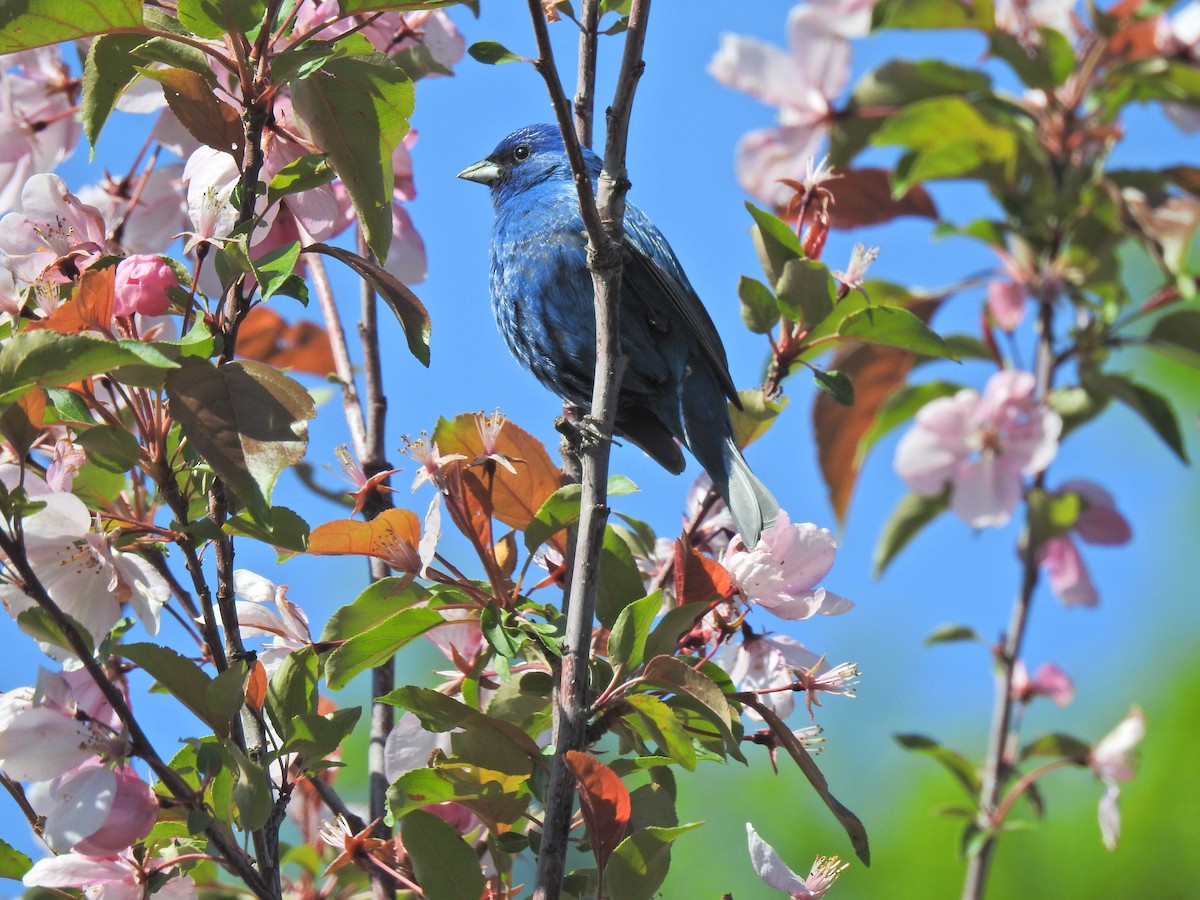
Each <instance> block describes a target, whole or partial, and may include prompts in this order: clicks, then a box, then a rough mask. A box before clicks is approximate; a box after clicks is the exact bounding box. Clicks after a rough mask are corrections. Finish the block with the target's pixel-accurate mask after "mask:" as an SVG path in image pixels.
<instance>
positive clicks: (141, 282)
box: [113, 254, 179, 316]
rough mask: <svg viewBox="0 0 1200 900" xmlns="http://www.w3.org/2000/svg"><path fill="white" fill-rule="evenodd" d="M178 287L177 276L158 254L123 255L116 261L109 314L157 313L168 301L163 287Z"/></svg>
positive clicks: (158, 314)
mask: <svg viewBox="0 0 1200 900" xmlns="http://www.w3.org/2000/svg"><path fill="white" fill-rule="evenodd" d="M173 287H179V277H178V276H177V275H176V274H175V270H174V269H172V268H171V267H170V266H169V265H167V263H166V261H165V260H164V259H163V258H162V257H161V256H151V255H149V254H138V255H137V256H127V257H126V258H125V259H123V260H121V261H120V262H119V263H118V264H117V274H116V282H115V284H114V292H115V297H114V299H113V315H116V316H131V315H133V314H134V313H140V314H141V315H143V316H161V315H163V314H164V313H166V311H167V309H168V307H170V305H171V298H170V297H169V296H167V291H169V290H170V289H171V288H173Z"/></svg>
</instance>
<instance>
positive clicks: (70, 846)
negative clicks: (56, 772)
mask: <svg viewBox="0 0 1200 900" xmlns="http://www.w3.org/2000/svg"><path fill="white" fill-rule="evenodd" d="M28 793H29V799H30V802H31V803H32V804H33V807H34V809H36V810H37V812H38V814H39V815H43V816H45V819H46V821H45V829H44V832H43V836H44V837H45V839H46V843H48V844H49V845H50V847H51V848H52V849H54V850H56V851H58V852H60V853H62V852H66V851H68V850H74V851H76V852H77V853H83V854H86V855H87V856H114V855H116V854H118V853H120V852H121V851H122V850H125V849H126V848H128V847H130V846H131V845H132V844H133V843H134V841H137V840H140V839H141V838H143V837H145V836H146V835H147V834H149V833H150V829H151V828H153V827H154V823H155V821H157V819H158V801H157V800H156V799H155V797H154V792H153V791H152V790H150V785H148V784H146V782H145V781H143V780H142V779H141V778H140V777H139V776H138V774H137V772H135V771H134V770H133V768H132V767H131V766H128V765H120V766H117V767H116V768H115V769H113V768H112V767H110V766H108V765H107V764H105V763H103V762H101V761H100V760H99V759H97V758H95V757H93V758H92V759H90V760H88V761H86V762H84V763H82V764H80V765H78V766H76V767H75V768H73V769H71V770H70V771H68V772H65V773H64V774H62V775H60V776H59V777H57V778H55V779H54V780H53V781H50V782H47V783H45V784H39V785H34V786H33V787H32V788H31V789H30V790H29V792H28Z"/></svg>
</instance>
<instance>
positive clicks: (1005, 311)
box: [987, 278, 1026, 334]
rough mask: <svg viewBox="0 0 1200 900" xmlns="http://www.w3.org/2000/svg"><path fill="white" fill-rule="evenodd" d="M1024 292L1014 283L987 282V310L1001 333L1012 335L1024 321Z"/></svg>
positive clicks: (998, 280)
mask: <svg viewBox="0 0 1200 900" xmlns="http://www.w3.org/2000/svg"><path fill="white" fill-rule="evenodd" d="M1025 299H1026V298H1025V291H1024V290H1023V289H1022V287H1021V286H1020V285H1019V284H1017V283H1016V282H1014V281H1006V280H1004V279H999V278H997V279H996V280H994V281H990V282H988V286H987V308H988V312H990V313H991V314H992V318H993V319H995V321H996V324H997V325H998V326H1000V330H1001V331H1005V332H1007V333H1009V334H1012V333H1013V332H1014V331H1016V330H1017V327H1018V326H1019V325H1020V324H1021V322H1023V321H1024V320H1025V307H1026V302H1025Z"/></svg>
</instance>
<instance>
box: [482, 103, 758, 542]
mask: <svg viewBox="0 0 1200 900" xmlns="http://www.w3.org/2000/svg"><path fill="white" fill-rule="evenodd" d="M583 153H584V158H585V160H586V163H587V167H588V172H589V174H590V175H591V178H592V184H593V188H594V187H595V183H596V178H597V176H598V175H599V174H600V169H601V165H602V163H601V160H600V158H599V157H598V156H596V154H595V153H592V152H591V151H590V150H588V149H586V148H584V151H583ZM458 177H459V178H465V179H466V180H468V181H475V182H478V183H480V184H485V185H487V186H488V187H489V188H490V189H491V192H492V206H493V207H494V209H495V213H496V221H495V225H494V227H493V229H492V243H491V261H492V273H491V293H492V311H493V312H494V313H495V315H496V323H497V325H498V326H499V328H500V333H501V334H503V335H504V339H505V341H506V342H507V343H508V347H509V349H510V350H511V351H512V352H513V354H514V355H515V356H516V357H517V359H518V360H519V361H520V362H521V363H522V364H523V365H524V366H525V367H526V368H528V369H529V370H530V371H531V372H532V373H533V374H534V375H535V376H536V377H537V379H538V380H539V381H540V382H541V383H542V384H544V385H545V386H546V387H548V388H550V390H552V391H554V392H555V393H556V394H558V395H559V396H560V397H561V398H563V399H564V400H566V401H567V402H569V403H572V404H575V405H577V406H581V407H583V408H587V407H589V406H590V405H591V400H592V382H593V379H594V373H595V367H596V319H595V315H596V313H595V306H594V300H593V296H594V295H593V288H592V276H591V273H590V272H589V271H588V268H587V261H588V257H587V233H586V231H585V229H584V224H583V217H582V216H581V215H580V212H579V199H578V195H577V193H576V190H575V183H574V180H573V178H572V174H571V166H570V163H569V162H568V159H567V154H566V150H565V149H564V147H563V142H562V136H561V135H560V134H559V132H558V129H557V128H555V127H554V126H552V125H530V126H527V127H525V128H522V129H520V130H519V131H515V132H513V133H512V134H510V135H509V136H508V137H506V138H505V139H504V140H502V141H501V142H500V144H499V145H498V146H497V147H496V149H495V150H493V151H492V153H491V155H490V156H488V157H487V158H486V159H483V160H481V161H479V162H477V163H475V164H474V165H473V166H470V167H468V168H467V169H464V170H463V171H462V172H460V173H459V175H458ZM624 250H625V251H626V253H625V258H624V272H623V275H622V279H621V307H620V321H621V325H620V337H621V339H620V347H621V353H622V354H623V355H624V356H625V357H626V361H627V364H626V367H625V371H624V377H623V379H622V381H621V388H620V394H619V397H618V401H617V416H616V431H617V433H618V434H620V435H622V436H624V437H626V438H628V439H629V440H631V441H632V442H633V443H635V444H637V445H638V446H639V447H641V448H642V449H643V450H645V451H646V452H647V453H648V454H650V456H652V457H653V458H654V459H655V460H656V461H657V462H659V463H660V464H661V465H662V466H663V467H664V468H666V469H668V470H669V471H671V472H674V473H676V474H678V473H679V472H682V471H683V469H684V459H683V453H682V452H681V451H680V449H679V444H678V443H677V442H676V439H678V440H679V441H682V442H683V444H685V445H686V446H687V448H688V449H689V450H690V451H691V452H692V455H693V456H695V457H696V459H697V461H698V462H699V463H700V465H702V466H703V467H704V468H705V470H706V471H707V472H708V474H709V475H710V476H711V477H712V480H713V484H714V485H715V486H716V488H717V490H718V491H719V492H720V494H721V496H722V497H723V498H724V500H725V503H726V505H727V506H728V507H729V510H730V512H731V513H732V515H733V519H734V521H735V522H736V523H737V526H738V530H739V531H740V532H741V535H742V539H743V540H744V541H745V543H746V545H747V546H748V547H754V546H755V544H757V542H758V537H759V534H760V533H761V532H762V529H763V528H766V527H768V526H770V525H771V524H772V523H773V522H774V521H775V519H776V517H777V516H778V515H779V504H778V503H777V502H776V501H775V498H774V497H773V496H771V493H770V491H768V490H767V489H766V487H764V486H763V484H762V482H761V481H759V480H758V479H757V478H756V477H755V476H754V474H753V473H752V472H751V471H750V467H749V466H748V465H747V464H746V461H745V459H743V458H742V454H741V451H739V450H738V447H737V444H736V443H734V439H733V425H732V423H731V422H730V419H729V409H728V407H727V405H726V400H729V401H731V402H732V403H734V404H735V405H737V406H739V407H740V405H741V404H740V401H739V400H738V396H737V391H736V390H735V389H734V386H733V380H732V379H731V378H730V375H729V363H728V361H727V360H726V357H725V348H724V347H723V346H722V345H721V338H720V336H719V335H718V334H717V329H716V327H715V326H714V325H713V323H712V319H710V318H709V316H708V313H707V312H706V311H705V309H704V306H703V304H701V302H700V298H699V297H697V296H696V292H695V291H694V290H693V289H692V286H691V284H689V283H688V280H687V276H686V275H684V273H683V268H682V267H681V266H680V265H679V260H678V259H676V258H675V254H674V253H673V252H672V250H671V248H670V246H669V245H668V244H667V241H666V239H665V238H664V237H663V236H662V234H661V233H660V232H659V230H658V229H657V228H655V227H654V225H653V223H651V221H650V220H649V219H648V218H647V217H646V215H645V214H644V213H642V211H641V210H639V209H638V208H637V207H636V206H634V205H632V204H628V205H627V206H626V208H625V240H624Z"/></svg>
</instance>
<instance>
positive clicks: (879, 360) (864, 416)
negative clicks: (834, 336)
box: [813, 299, 940, 521]
mask: <svg viewBox="0 0 1200 900" xmlns="http://www.w3.org/2000/svg"><path fill="white" fill-rule="evenodd" d="M939 302H940V301H939V300H929V299H921V300H916V301H913V302H912V303H910V304H909V309H910V311H911V312H912V313H913V314H915V315H917V316H918V317H920V318H921V319H922V320H923V321H925V322H928V321H929V319H930V317H931V316H932V315H933V311H934V310H935V309H936V308H937V306H938V303H939ZM915 361H916V357H915V356H913V354H911V353H908V352H906V351H904V350H897V349H895V348H894V347H880V346H877V345H873V344H847V345H844V346H842V347H840V348H839V349H838V351H837V353H835V354H834V356H833V361H832V362H830V364H829V368H830V369H837V370H838V371H840V372H842V373H844V374H845V375H847V376H848V377H849V378H850V381H851V382H852V383H853V384H854V405H853V406H842V405H841V404H840V403H838V402H837V401H836V400H834V399H833V397H832V396H831V395H829V394H827V393H825V392H824V391H820V392H818V394H817V399H816V402H815V403H814V404H813V438H814V439H815V441H816V443H817V459H818V461H819V463H820V465H821V474H822V476H824V478H825V486H826V489H827V490H828V491H829V501H830V503H831V504H832V505H833V511H834V512H835V513H836V514H837V517H838V521H845V519H846V511H847V509H849V506H850V496H851V495H852V494H853V493H854V485H855V484H856V483H857V481H858V470H859V467H860V465H861V463H862V460H861V459H860V458H859V452H858V448H859V444H860V442H861V441H862V439H863V437H864V436H865V435H866V433H867V431H868V430H870V428H871V426H872V425H873V424H875V420H876V419H877V418H879V412H880V409H881V408H882V406H883V404H884V402H885V401H886V400H887V398H888V397H890V396H891V395H892V393H893V392H894V391H895V390H896V389H897V388H899V387H901V386H902V385H903V384H904V383H905V381H906V380H907V378H908V373H909V371H910V370H911V369H912V367H913V363H914V362H915Z"/></svg>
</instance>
